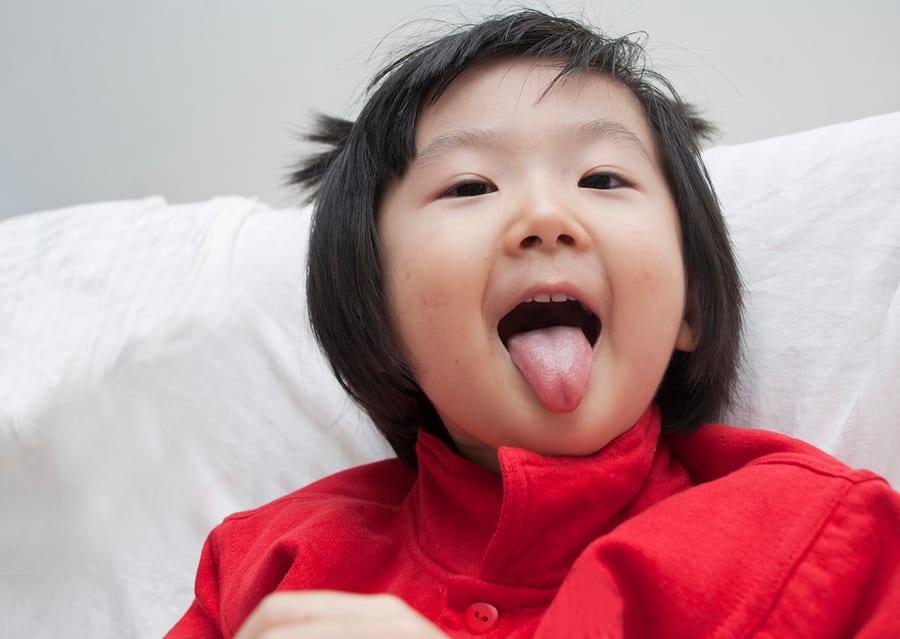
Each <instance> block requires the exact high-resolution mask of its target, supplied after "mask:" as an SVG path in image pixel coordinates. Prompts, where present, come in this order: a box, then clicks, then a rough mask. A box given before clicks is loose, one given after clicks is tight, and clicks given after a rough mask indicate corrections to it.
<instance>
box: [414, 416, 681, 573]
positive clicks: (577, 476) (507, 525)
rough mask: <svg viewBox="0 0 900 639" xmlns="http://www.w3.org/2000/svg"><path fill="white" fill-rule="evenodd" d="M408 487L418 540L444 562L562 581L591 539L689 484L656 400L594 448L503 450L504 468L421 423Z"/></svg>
mask: <svg viewBox="0 0 900 639" xmlns="http://www.w3.org/2000/svg"><path fill="white" fill-rule="evenodd" d="M416 452H417V455H418V461H419V476H418V479H417V481H416V485H415V487H414V488H413V490H412V493H411V494H410V499H411V502H410V503H411V506H412V512H413V518H414V524H415V526H416V527H417V537H418V540H419V545H420V546H421V548H422V549H423V550H424V551H425V553H426V554H427V555H428V556H429V557H430V558H431V559H433V560H434V561H436V562H437V563H439V564H441V565H442V566H443V567H444V568H445V569H447V570H449V571H451V572H455V573H464V574H473V575H478V576H479V577H480V578H482V579H484V580H486V581H490V582H494V583H507V584H517V585H521V586H530V587H536V588H542V587H555V586H558V585H559V584H560V583H561V581H562V579H563V577H564V576H565V575H566V573H567V572H568V571H569V569H570V568H571V565H572V562H573V561H574V560H575V558H576V557H577V556H578V555H579V554H580V553H581V552H582V551H583V550H584V548H585V547H586V546H587V545H588V544H589V543H590V542H591V541H593V540H594V539H596V538H597V537H599V536H600V535H603V534H604V533H606V532H608V531H610V530H612V529H613V528H614V527H615V526H617V525H618V524H619V523H621V522H622V521H624V520H625V519H627V518H628V517H630V516H632V515H634V514H636V513H637V512H640V511H641V510H643V509H645V508H647V507H648V506H650V505H652V504H653V503H656V502H657V501H659V500H660V499H663V498H664V497H667V496H669V495H671V494H673V493H675V492H678V491H680V490H682V489H684V488H686V487H687V486H689V485H690V479H689V477H688V475H687V473H686V472H685V470H684V469H683V468H682V467H681V465H680V464H679V463H678V462H677V461H676V460H675V459H674V458H672V457H671V456H670V454H669V449H668V446H667V445H666V444H665V443H664V442H661V440H660V418H659V411H658V410H657V409H656V407H655V406H651V407H650V408H649V409H648V410H647V411H646V412H645V413H644V415H643V416H642V417H641V419H640V420H638V422H637V423H636V424H635V425H634V426H633V427H632V428H631V429H630V430H628V431H627V432H625V433H623V434H622V435H620V436H619V437H618V438H616V439H615V440H613V441H612V442H610V443H609V444H608V445H607V446H605V447H604V448H603V449H602V450H600V451H598V452H597V453H596V454H594V455H591V456H588V457H542V456H540V455H537V454H535V453H532V452H529V451H527V450H523V449H519V448H501V449H500V450H499V459H500V468H501V473H500V475H497V474H496V473H493V472H491V471H489V470H487V469H485V468H482V467H480V466H478V465H476V464H474V463H472V462H469V461H467V460H465V459H463V458H461V457H459V456H458V455H456V454H454V453H453V452H452V451H450V450H449V449H448V448H447V447H446V446H445V445H444V444H443V442H441V441H440V440H439V439H437V438H435V437H433V436H431V435H428V434H426V433H424V432H421V433H420V435H419V441H418V444H417V448H416Z"/></svg>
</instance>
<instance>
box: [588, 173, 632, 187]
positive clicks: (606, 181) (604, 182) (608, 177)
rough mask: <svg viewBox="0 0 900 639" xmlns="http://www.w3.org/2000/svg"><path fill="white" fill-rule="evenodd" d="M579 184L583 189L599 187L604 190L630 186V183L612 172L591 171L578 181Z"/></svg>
mask: <svg viewBox="0 0 900 639" xmlns="http://www.w3.org/2000/svg"><path fill="white" fill-rule="evenodd" d="M578 186H579V187H580V188H582V189H599V190H601V191H602V190H607V189H617V188H620V187H623V186H628V183H627V182H626V181H625V180H623V179H622V178H620V177H619V176H617V175H614V174H612V173H591V174H590V175H585V176H584V177H583V178H581V179H580V180H579V181H578Z"/></svg>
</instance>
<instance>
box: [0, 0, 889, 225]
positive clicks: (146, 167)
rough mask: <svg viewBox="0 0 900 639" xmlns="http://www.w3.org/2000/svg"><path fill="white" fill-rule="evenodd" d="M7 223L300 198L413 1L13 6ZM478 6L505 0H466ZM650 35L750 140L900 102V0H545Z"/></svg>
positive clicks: (2, 37) (6, 118) (423, 14)
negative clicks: (312, 122) (309, 157)
mask: <svg viewBox="0 0 900 639" xmlns="http://www.w3.org/2000/svg"><path fill="white" fill-rule="evenodd" d="M0 2H2V4H0V92H2V95H0V217H5V216H8V215H15V214H19V213H24V212H28V211H33V210H39V209H45V208H52V207H59V206H65V205H70V204H76V203H83V202H89V201H97V200H109V199H120V198H134V197H141V196H146V195H152V194H160V195H163V196H165V197H166V198H167V199H168V200H169V201H170V202H183V201H192V200H199V199H205V198H208V197H211V196H214V195H222V194H240V195H248V196H258V197H259V198H260V199H262V200H263V201H265V202H268V203H270V204H272V205H275V206H283V205H287V204H292V203H294V202H295V199H294V198H293V196H292V194H291V193H290V192H289V191H288V190H286V189H284V188H282V187H281V186H280V182H281V179H282V177H283V175H284V173H285V170H286V167H288V166H289V164H290V163H291V161H292V159H293V158H294V157H295V156H296V155H297V153H298V152H300V151H302V150H303V147H302V146H301V145H300V144H299V143H297V142H296V141H295V139H294V138H293V132H295V131H296V130H298V129H302V127H303V126H304V125H305V123H307V122H308V117H309V114H310V113H311V112H312V111H313V110H323V111H326V112H329V113H334V114H342V115H352V114H353V113H354V111H355V108H356V106H357V105H358V100H359V98H360V96H361V93H362V87H363V85H364V83H365V81H366V79H367V78H368V77H369V75H370V74H371V72H372V71H373V70H374V69H375V68H377V66H378V63H379V62H380V61H382V60H384V58H385V56H386V55H388V54H389V53H390V51H391V49H392V47H393V48H396V47H402V46H403V44H404V43H405V42H407V41H408V36H409V34H410V33H412V32H414V31H415V30H414V29H412V30H411V29H405V30H402V31H401V32H400V33H402V34H406V36H407V38H404V37H403V36H401V35H399V34H398V33H397V32H396V31H395V32H394V35H393V36H390V37H388V38H387V40H385V41H384V42H382V44H381V45H380V47H379V48H378V51H377V52H375V55H374V56H373V55H372V54H373V51H374V50H375V49H376V47H377V46H378V45H379V42H380V41H381V38H382V37H383V36H384V35H385V34H387V33H389V32H391V31H392V30H394V29H395V27H397V26H398V25H401V24H404V23H408V22H409V21H410V20H411V19H414V18H433V17H435V16H444V17H447V16H449V17H450V18H451V20H452V19H453V16H454V15H456V12H455V10H449V9H447V7H446V5H445V7H444V9H443V10H435V9H423V8H422V7H423V4H422V3H420V2H412V1H411V0H379V1H375V0H365V1H362V0H359V1H354V0H346V1H343V2H341V1H330V2H329V1H325V2H319V3H312V2H301V1H296V0H295V1H289V0H252V1H251V0H244V1H238V0H206V1H201V0H150V1H147V0H142V1H140V2H138V1H137V0H107V1H101V0H79V1H75V0H56V1H53V0H0ZM456 5H457V6H459V7H463V11H464V13H465V14H466V15H471V14H472V13H473V12H472V11H471V9H472V8H473V7H475V8H477V9H476V11H481V12H484V11H490V10H491V9H492V8H495V7H497V6H499V7H501V8H502V7H503V6H508V5H504V4H499V5H498V4H497V3H495V2H460V3H456ZM545 5H546V6H551V7H553V8H554V9H556V10H558V11H561V12H572V11H575V12H576V13H583V14H585V15H587V16H588V17H590V18H591V19H592V20H593V21H595V22H596V23H597V24H599V25H601V26H603V27H604V28H606V29H607V30H609V31H612V32H614V33H624V32H630V31H634V30H644V31H647V32H648V34H649V37H650V40H649V42H650V44H649V51H650V54H651V57H652V59H653V61H654V62H655V65H656V67H657V68H658V69H660V70H662V71H663V72H665V73H667V74H668V75H669V76H670V77H671V79H672V80H673V81H674V83H675V84H676V86H677V87H678V88H679V90H680V91H681V92H682V93H683V94H685V95H686V96H687V97H689V98H690V99H692V100H694V101H695V102H697V103H699V104H700V105H701V106H702V107H703V108H704V109H706V110H707V111H708V113H709V114H710V115H711V116H712V117H713V119H714V120H715V121H716V122H717V123H718V124H719V125H720V127H721V129H722V135H721V137H720V139H719V141H720V142H722V143H737V142H742V141H748V140H754V139H759V138H763V137H769V136H772V135H777V134H781V133H787V132H793V131H798V130H802V129H807V128H811V127H816V126H821V125H824V124H828V123H834V122H840V121H844V120H850V119H855V118H859V117H863V116H867V115H874V114H878V113H885V112H889V111H895V110H898V109H900V81H898V80H897V77H898V76H897V71H896V66H897V63H898V62H900V35H898V31H900V2H897V0H868V1H866V0H856V2H846V0H842V1H832V0H823V1H819V2H813V1H806V2H804V1H802V0H780V1H776V0H759V1H754V2H741V3H737V2H724V1H722V0H684V1H681V2H675V1H671V0H645V1H643V2H639V1H637V0H604V1H603V2H590V1H585V2H581V3H574V2H546V3H545Z"/></svg>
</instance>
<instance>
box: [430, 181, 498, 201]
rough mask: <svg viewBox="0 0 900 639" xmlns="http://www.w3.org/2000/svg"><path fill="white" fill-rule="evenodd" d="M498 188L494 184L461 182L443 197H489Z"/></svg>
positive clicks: (442, 195)
mask: <svg viewBox="0 0 900 639" xmlns="http://www.w3.org/2000/svg"><path fill="white" fill-rule="evenodd" d="M496 190H497V188H496V187H495V186H494V185H493V184H488V183H487V182H477V181H474V180H470V181H468V182H460V183H458V184H454V185H453V186H451V187H450V188H449V189H447V190H446V191H444V192H443V193H441V197H442V198H445V197H475V196H477V195H487V194H488V193H493V192H494V191H496Z"/></svg>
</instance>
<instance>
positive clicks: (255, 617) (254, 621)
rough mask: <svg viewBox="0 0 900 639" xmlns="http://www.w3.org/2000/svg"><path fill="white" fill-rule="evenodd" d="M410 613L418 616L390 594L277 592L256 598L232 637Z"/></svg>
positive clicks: (246, 638) (250, 637) (251, 638)
mask: <svg viewBox="0 0 900 639" xmlns="http://www.w3.org/2000/svg"><path fill="white" fill-rule="evenodd" d="M410 616H415V617H420V615H419V614H418V613H417V612H416V611H414V610H413V609H412V608H411V607H410V606H409V605H408V604H406V603H405V602H404V601H402V600H400V599H398V598H397V597H394V596H393V595H384V594H377V595H360V594H356V593H347V592H336V591H329V590H310V591H303V592H277V593H273V594H271V595H268V596H267V597H266V598H265V599H263V600H262V602H260V604H259V605H258V606H257V607H256V608H255V609H254V610H253V612H252V613H251V614H250V616H249V617H247V619H246V620H245V622H244V624H243V625H242V626H241V628H240V629H239V630H238V633H237V635H235V639H254V638H256V637H259V636H260V635H261V634H262V633H263V632H267V633H269V632H271V631H272V630H273V629H275V628H278V627H280V626H288V625H294V626H303V625H307V626H308V625H310V624H311V623H312V622H314V621H323V620H330V621H331V622H337V621H340V620H356V619H364V620H368V621H370V622H375V621H376V620H381V621H385V620H387V621H390V620H392V619H395V618H396V619H404V618H406V617H410ZM420 618H421V617H420ZM422 619H423V620H424V618H422ZM267 636H269V635H268V634H267Z"/></svg>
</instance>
